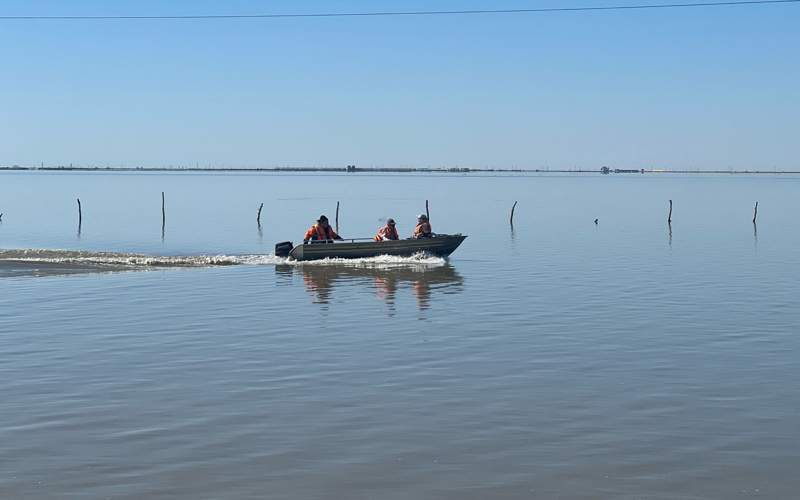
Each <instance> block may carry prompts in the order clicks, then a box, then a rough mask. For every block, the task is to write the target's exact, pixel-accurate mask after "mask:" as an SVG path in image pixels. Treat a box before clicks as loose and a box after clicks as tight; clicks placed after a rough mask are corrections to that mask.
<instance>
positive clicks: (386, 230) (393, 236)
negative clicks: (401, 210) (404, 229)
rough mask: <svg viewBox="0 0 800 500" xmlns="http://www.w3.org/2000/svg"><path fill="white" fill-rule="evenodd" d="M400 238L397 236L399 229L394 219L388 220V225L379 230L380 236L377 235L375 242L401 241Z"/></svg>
mask: <svg viewBox="0 0 800 500" xmlns="http://www.w3.org/2000/svg"><path fill="white" fill-rule="evenodd" d="M399 239H400V236H399V235H398V234H397V227H395V223H394V219H387V220H386V225H385V226H383V227H382V228H380V229H378V234H376V235H375V241H387V240H399Z"/></svg>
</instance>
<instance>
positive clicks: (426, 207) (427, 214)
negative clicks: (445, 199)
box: [425, 200, 431, 222]
mask: <svg viewBox="0 0 800 500" xmlns="http://www.w3.org/2000/svg"><path fill="white" fill-rule="evenodd" d="M425 215H426V216H427V217H428V222H430V220H431V211H430V210H428V200H425Z"/></svg>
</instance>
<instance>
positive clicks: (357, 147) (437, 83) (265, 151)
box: [0, 0, 800, 170]
mask: <svg viewBox="0 0 800 500" xmlns="http://www.w3.org/2000/svg"><path fill="white" fill-rule="evenodd" d="M647 3H659V2H658V1H657V0H640V1H635V0H608V1H606V0H492V1H490V0H483V1H479V0H426V1H414V0H394V1H389V0H342V1H336V2H333V1H330V0H329V1H327V2H325V1H319V0H313V1H312V0H307V1H278V0H274V1H267V0H261V1H256V0H230V1H226V2H218V1H210V0H192V1H178V0H175V1H172V2H158V1H153V0H138V1H123V0H119V1H116V2H106V1H100V0H72V1H70V2H63V1H61V0H49V1H44V0H4V1H3V2H2V3H0V16H2V15H6V16H8V15H181V14H253V13H295V12H298V13H302V12H344V11H362V12H363V11H376V10H417V9H425V10H430V9H435V10H449V9H475V8H477V9H481V8H483V9H485V8H488V9H499V8H538V7H565V6H585V5H590V6H597V5H609V4H617V5H621V4H647ZM798 26H800V3H798V4H784V5H763V6H733V7H714V8H712V7H703V8H690V9H671V10H668V9H657V10H638V11H614V12H572V13H547V14H545V13H536V14H534V13H526V14H489V15H472V16H466V15H454V16H429V17H358V18H302V19H299V18H293V19H240V20H233V19H229V20H213V21H212V20H202V21H197V20H194V21H189V20H173V21H167V20H148V21H85V20H81V21H52V20H51V21H45V20H28V21H21V20H0V165H13V164H19V165H38V164H41V163H43V164H45V165H68V164H74V165H110V166H127V167H134V166H148V167H160V166H196V165H197V166H202V167H225V166H239V167H259V166H261V167H269V166H322V167H341V166H344V165H348V164H356V165H358V166H362V167H370V166H372V167H392V166H416V167H429V166H448V167H455V166H460V167H492V168H553V169H556V168H586V169H599V168H600V167H601V166H603V165H609V166H612V167H617V168H626V167H632V168H659V167H663V168H715V169H729V168H730V169H741V168H751V169H785V170H790V169H794V170H798V169H800V140H799V138H800V63H798V61H800V58H798V54H800V29H798Z"/></svg>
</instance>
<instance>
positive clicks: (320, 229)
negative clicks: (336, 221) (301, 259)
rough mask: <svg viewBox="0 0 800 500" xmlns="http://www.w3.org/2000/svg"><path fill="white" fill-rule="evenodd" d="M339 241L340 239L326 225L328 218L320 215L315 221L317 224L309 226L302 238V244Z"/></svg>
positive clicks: (328, 225)
mask: <svg viewBox="0 0 800 500" xmlns="http://www.w3.org/2000/svg"><path fill="white" fill-rule="evenodd" d="M341 239H342V237H341V236H339V235H338V234H336V231H334V230H333V228H332V227H331V225H330V224H328V218H327V217H325V216H324V215H320V216H319V219H317V223H316V224H314V225H313V226H311V228H310V229H309V230H308V231H306V235H305V236H303V243H308V242H309V241H316V242H324V241H331V240H341Z"/></svg>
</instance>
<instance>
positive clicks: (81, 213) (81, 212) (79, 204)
mask: <svg viewBox="0 0 800 500" xmlns="http://www.w3.org/2000/svg"><path fill="white" fill-rule="evenodd" d="M77 200H78V227H79V228H80V226H81V223H82V222H83V211H82V210H81V199H80V198H77Z"/></svg>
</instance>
